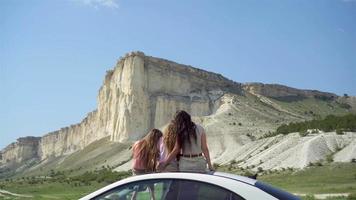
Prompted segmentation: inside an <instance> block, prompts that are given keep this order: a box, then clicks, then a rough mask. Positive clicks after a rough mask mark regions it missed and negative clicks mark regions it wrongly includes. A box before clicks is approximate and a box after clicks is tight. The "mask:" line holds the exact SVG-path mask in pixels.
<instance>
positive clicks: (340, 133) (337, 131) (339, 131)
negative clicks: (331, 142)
mask: <svg viewBox="0 0 356 200" xmlns="http://www.w3.org/2000/svg"><path fill="white" fill-rule="evenodd" d="M336 134H338V135H343V134H344V131H342V130H341V129H336Z"/></svg>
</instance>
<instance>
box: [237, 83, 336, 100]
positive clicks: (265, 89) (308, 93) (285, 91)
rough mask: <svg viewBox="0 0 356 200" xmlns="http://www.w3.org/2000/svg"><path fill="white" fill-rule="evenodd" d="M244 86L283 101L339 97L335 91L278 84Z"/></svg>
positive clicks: (251, 90)
mask: <svg viewBox="0 0 356 200" xmlns="http://www.w3.org/2000/svg"><path fill="white" fill-rule="evenodd" d="M243 88H244V90H246V91H249V92H250V93H252V94H258V95H262V96H265V97H270V98H274V99H277V100H282V101H297V100H302V99H305V98H317V99H321V100H334V99H336V98H337V97H338V96H337V95H336V94H333V93H328V92H320V91H317V90H300V89H296V88H292V87H287V86H284V85H278V84H263V83H246V84H244V85H243Z"/></svg>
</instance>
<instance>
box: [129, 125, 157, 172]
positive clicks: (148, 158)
mask: <svg viewBox="0 0 356 200" xmlns="http://www.w3.org/2000/svg"><path fill="white" fill-rule="evenodd" d="M161 137H162V132H161V131H160V130H158V129H152V130H151V131H150V132H149V133H148V134H147V135H146V136H145V137H144V138H143V139H141V140H139V141H137V142H136V143H135V144H134V145H133V147H132V154H133V155H132V157H133V163H132V173H133V174H134V175H140V174H147V173H152V172H154V171H155V169H156V165H157V160H158V158H159V153H160V151H159V147H158V141H159V139H160V138H161Z"/></svg>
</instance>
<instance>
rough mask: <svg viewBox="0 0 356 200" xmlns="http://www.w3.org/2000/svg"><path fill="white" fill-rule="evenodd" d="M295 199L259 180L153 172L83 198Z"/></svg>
mask: <svg viewBox="0 0 356 200" xmlns="http://www.w3.org/2000/svg"><path fill="white" fill-rule="evenodd" d="M131 199H132V200H135V199H137V200H145V199H148V200H153V199H154V200H173V199H174V200H220V199H221V200H241V199H245V200H276V199H280V200H295V199H300V198H299V197H296V196H294V195H293V194H290V193H288V192H285V191H283V190H280V189H277V188H275V187H272V186H270V185H267V184H265V183H263V182H260V181H258V180H255V179H250V178H247V177H243V176H238V175H233V174H228V173H222V172H211V173H204V174H203V173H185V172H176V173H153V174H146V175H139V176H132V177H129V178H126V179H123V180H121V181H117V182H115V183H113V184H110V185H108V186H106V187H104V188H102V189H99V190H97V191H95V192H93V193H91V194H89V195H87V196H85V197H83V198H81V199H80V200H131Z"/></svg>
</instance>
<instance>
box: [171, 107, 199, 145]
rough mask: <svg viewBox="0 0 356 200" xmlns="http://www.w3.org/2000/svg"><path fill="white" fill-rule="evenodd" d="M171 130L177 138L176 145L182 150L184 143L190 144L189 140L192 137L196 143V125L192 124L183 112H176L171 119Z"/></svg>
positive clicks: (188, 116)
mask: <svg viewBox="0 0 356 200" xmlns="http://www.w3.org/2000/svg"><path fill="white" fill-rule="evenodd" d="M172 122H173V130H174V132H176V134H177V136H178V144H179V146H180V147H181V148H182V149H183V148H184V144H185V141H187V142H188V143H189V144H191V142H192V141H190V138H191V137H192V136H193V138H194V141H195V142H197V133H196V132H195V128H196V125H195V123H194V122H192V119H191V117H190V115H189V114H188V113H187V112H185V111H184V110H180V111H177V112H176V114H175V115H174V119H173V121H172Z"/></svg>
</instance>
